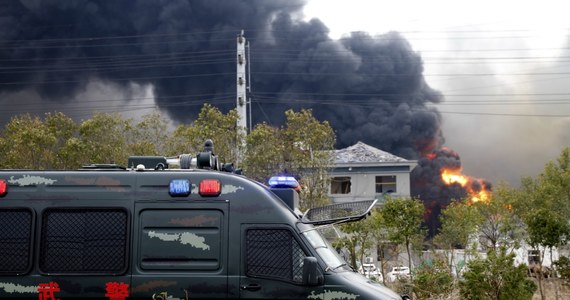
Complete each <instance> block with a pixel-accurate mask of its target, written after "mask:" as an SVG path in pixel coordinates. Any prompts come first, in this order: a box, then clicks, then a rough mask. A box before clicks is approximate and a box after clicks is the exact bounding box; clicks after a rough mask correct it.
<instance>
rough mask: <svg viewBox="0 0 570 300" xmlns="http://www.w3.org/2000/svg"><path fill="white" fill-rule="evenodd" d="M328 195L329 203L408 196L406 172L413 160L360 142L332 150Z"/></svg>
mask: <svg viewBox="0 0 570 300" xmlns="http://www.w3.org/2000/svg"><path fill="white" fill-rule="evenodd" d="M333 159H334V163H333V166H332V168H331V170H330V171H329V176H330V178H331V183H330V187H329V197H330V198H331V199H332V201H333V203H343V202H351V201H359V200H369V199H378V201H379V204H382V203H383V201H384V197H385V196H386V195H390V196H391V197H409V196H410V173H411V171H412V170H413V169H414V168H415V167H416V165H417V161H414V160H407V159H404V158H401V157H398V156H396V155H393V154H390V153H388V152H385V151H382V150H380V149H377V148H374V147H372V146H370V145H367V144H365V143H362V142H358V143H356V144H355V145H352V146H350V147H347V148H344V149H339V150H334V151H333Z"/></svg>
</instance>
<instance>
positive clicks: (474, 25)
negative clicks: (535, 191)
mask: <svg viewBox="0 0 570 300" xmlns="http://www.w3.org/2000/svg"><path fill="white" fill-rule="evenodd" d="M569 9H570V2H567V1H487V0H482V1H469V2H468V1H416V0H404V1H382V0H352V1H335V0H310V1H309V3H308V4H307V6H306V7H305V9H304V13H305V18H306V19H311V18H319V19H320V20H321V21H323V22H324V23H325V24H326V25H327V27H329V29H330V35H331V36H332V37H334V38H340V37H342V36H346V35H347V34H348V33H350V32H352V31H366V32H369V33H371V34H382V33H385V32H388V31H398V32H400V33H401V34H402V35H403V36H404V37H405V38H406V39H407V40H408V41H409V42H410V44H411V46H412V48H413V49H414V51H417V52H418V53H420V55H421V56H422V58H423V61H424V76H425V78H426V81H427V82H428V84H429V85H430V86H431V87H432V88H434V89H436V90H439V91H440V92H442V94H443V96H444V98H443V101H442V102H441V103H439V104H434V106H436V107H437V108H438V109H439V111H440V112H441V114H442V116H443V123H442V132H443V136H444V137H445V144H444V145H445V146H447V147H450V148H452V149H453V150H455V151H456V152H457V153H458V154H459V155H460V156H461V161H462V164H463V169H464V173H465V174H467V175H470V176H474V177H481V178H486V179H488V180H490V181H492V182H494V183H495V184H496V183H498V182H500V181H505V182H507V183H509V184H511V185H514V186H517V185H518V184H519V183H520V179H521V177H523V176H536V175H537V174H539V173H540V172H541V171H542V169H543V168H544V165H545V164H546V163H547V162H548V161H550V160H554V159H556V158H557V157H558V155H559V154H560V152H561V150H562V148H563V147H568V146H570V48H569V47H570V40H569V37H570V19H568V17H567V12H568V11H569Z"/></svg>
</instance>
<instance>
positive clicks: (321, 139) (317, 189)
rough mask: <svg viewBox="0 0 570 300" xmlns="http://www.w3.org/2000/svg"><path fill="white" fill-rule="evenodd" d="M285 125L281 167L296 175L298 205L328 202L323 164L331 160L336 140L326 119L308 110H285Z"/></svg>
mask: <svg viewBox="0 0 570 300" xmlns="http://www.w3.org/2000/svg"><path fill="white" fill-rule="evenodd" d="M285 116H286V118H287V123H286V127H285V129H284V130H283V134H282V137H283V139H284V141H285V143H284V153H283V154H284V158H285V160H284V161H285V167H286V169H287V170H288V171H289V172H292V173H293V174H297V175H298V176H299V178H300V183H301V186H302V189H301V196H302V197H301V199H302V201H301V203H300V206H301V209H302V210H304V209H309V208H314V207H319V206H322V205H325V204H328V203H330V200H329V198H328V187H329V178H328V176H327V168H328V167H329V166H330V165H331V162H332V152H331V150H332V149H333V147H334V144H335V142H336V136H335V134H334V131H333V129H332V128H331V127H330V125H329V123H328V122H327V121H324V122H320V121H318V120H317V119H315V117H314V116H313V114H312V111H311V110H307V109H302V110H301V111H299V112H294V111H293V110H288V111H286V112H285Z"/></svg>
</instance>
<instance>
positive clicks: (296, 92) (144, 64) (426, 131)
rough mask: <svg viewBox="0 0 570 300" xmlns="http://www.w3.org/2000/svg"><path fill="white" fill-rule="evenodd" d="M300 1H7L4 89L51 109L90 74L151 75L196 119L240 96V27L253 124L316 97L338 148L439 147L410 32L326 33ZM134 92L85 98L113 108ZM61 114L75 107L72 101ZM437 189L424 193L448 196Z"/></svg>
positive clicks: (106, 79) (280, 117)
mask: <svg viewBox="0 0 570 300" xmlns="http://www.w3.org/2000/svg"><path fill="white" fill-rule="evenodd" d="M304 4H305V1H302V0H278V1H264V0H254V1H245V0H241V1H238V0H235V1H227V0H201V1H197V0H192V1H189V0H177V1H155V0H138V1H126V0H118V1H93V0H76V1H59V0H42V1H33V0H26V1H24V0H21V1H3V2H1V3H0V16H1V17H0V22H1V24H2V28H3V29H2V30H1V31H0V57H1V59H0V67H1V69H2V72H0V94H9V93H11V94H14V93H35V94H37V95H38V96H39V98H40V99H41V106H42V108H43V109H45V110H48V111H49V110H61V109H59V108H61V107H66V105H68V103H69V102H70V101H71V99H74V101H77V102H79V104H81V101H82V100H81V99H77V96H78V95H81V94H82V93H85V92H86V90H88V88H89V86H90V85H92V84H93V82H99V83H103V84H107V85H110V86H113V88H114V89H116V90H121V91H122V92H123V93H124V94H133V95H135V94H141V92H140V89H143V88H139V90H137V89H136V88H133V86H134V87H145V88H148V87H151V89H152V94H153V96H154V101H155V103H156V105H157V107H158V109H160V110H163V111H166V112H167V113H168V114H169V116H170V117H171V118H172V119H173V120H174V121H175V122H186V123H187V122H191V121H192V120H193V118H194V117H195V116H196V115H197V113H198V111H199V109H200V108H201V106H202V104H203V103H211V104H212V105H214V106H217V107H219V108H221V109H222V110H229V109H231V108H233V107H234V106H235V96H234V95H235V89H236V79H235V59H236V58H235V51H236V50H235V48H236V36H237V34H238V33H239V32H240V31H241V29H245V37H246V39H247V40H248V41H249V42H250V50H251V51H250V61H249V64H250V66H251V86H252V93H251V96H252V97H251V98H252V111H253V113H252V116H253V117H252V119H253V123H254V124H255V123H258V122H268V123H270V124H272V125H278V124H281V123H282V122H283V121H284V111H285V110H287V109H290V108H293V109H300V108H311V109H312V110H313V114H314V115H315V117H317V118H318V119H319V120H326V121H328V122H329V123H330V124H331V126H332V127H333V129H334V130H335V132H336V134H337V140H338V142H337V147H339V148H340V147H346V146H349V145H352V144H354V143H356V142H357V141H362V142H365V143H367V144H370V145H372V146H374V147H377V148H380V149H382V150H385V151H388V152H391V153H393V154H395V155H398V156H401V157H404V158H406V159H421V158H422V157H425V156H426V155H427V154H430V153H433V152H435V151H437V150H438V149H440V148H441V146H442V145H443V143H444V138H443V135H442V133H441V122H442V117H441V115H440V114H439V113H438V111H437V109H436V108H434V106H433V104H436V103H439V102H440V101H442V98H443V96H442V95H441V93H439V92H438V91H436V90H434V89H432V88H431V87H430V86H428V84H427V83H426V81H425V79H424V76H423V62H422V58H421V56H420V55H419V54H418V53H416V52H414V51H413V49H412V47H411V46H410V44H409V43H408V41H407V40H406V39H405V38H404V37H403V36H401V35H400V34H399V33H397V32H388V33H385V34H383V35H379V36H371V35H369V34H367V33H364V32H359V33H352V34H351V35H350V36H346V37H343V38H341V39H338V40H333V39H331V38H330V37H329V35H328V32H329V30H328V28H327V26H326V25H325V24H323V23H322V22H321V21H320V20H318V19H312V20H310V21H303V20H301V18H299V16H300V15H301V14H302V8H303V6H304ZM143 94H144V93H143ZM18 102H19V103H21V102H20V101H18ZM17 104H18V103H14V105H15V106H17ZM136 104H137V101H135V100H132V99H131V100H129V99H125V100H124V101H110V100H99V101H90V102H87V101H85V106H87V107H90V106H94V107H95V106H96V107H105V106H110V107H111V110H115V111H116V110H117V108H118V107H126V108H128V107H129V106H130V105H132V106H133V107H134V108H135V109H136ZM36 105H37V106H40V105H38V104H36ZM31 107H33V106H31ZM48 108H49V109H48ZM113 108H114V109H113ZM25 109H26V108H25V107H23V108H22V110H23V111H25ZM15 111H16V110H15ZM64 112H66V111H65V110H64ZM81 113H83V114H84V111H83V112H81ZM66 114H69V115H70V116H71V117H74V114H73V110H72V111H71V113H70V112H66ZM457 160H458V157H457ZM428 164H429V162H428ZM438 166H439V165H438ZM420 167H421V168H420V169H421V170H422V171H421V172H415V174H414V176H413V182H423V181H425V180H431V181H433V180H436V181H437V180H439V177H438V176H435V177H433V176H434V174H431V173H430V172H425V170H426V169H427V168H428V167H430V166H429V165H426V163H425V162H423V163H421V164H420ZM431 167H435V165H434V166H431ZM418 174H421V176H420V177H421V178H418ZM426 174H428V175H426ZM424 175H425V176H431V177H432V178H427V179H426V178H424V177H423V176H424ZM413 184H414V183H413ZM418 186H419V185H418ZM455 188H456V187H455ZM414 191H415V192H417V193H418V194H419V195H420V196H421V195H423V194H425V195H428V194H429V191H423V190H419V189H417V188H416V189H414ZM445 193H446V192H442V193H441V195H442V196H443V195H444V194H445ZM414 196H415V195H414ZM438 197H439V196H436V197H435V198H434V197H432V196H431V194H430V198H429V199H430V200H433V201H443V203H447V202H448V201H449V199H440V198H441V197H439V198H438Z"/></svg>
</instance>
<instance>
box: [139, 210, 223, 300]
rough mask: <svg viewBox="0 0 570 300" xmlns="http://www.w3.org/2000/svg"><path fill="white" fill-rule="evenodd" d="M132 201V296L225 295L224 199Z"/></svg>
mask: <svg viewBox="0 0 570 300" xmlns="http://www.w3.org/2000/svg"><path fill="white" fill-rule="evenodd" d="M135 206H136V207H135V213H136V214H137V218H136V219H137V220H138V222H137V223H138V224H135V226H136V227H137V229H136V231H135V232H136V240H135V242H134V244H133V245H134V247H135V249H134V250H135V251H133V253H134V255H133V257H134V266H133V278H132V289H131V295H132V297H133V298H139V299H155V300H166V299H206V298H210V299H212V298H213V299H225V298H227V293H228V279H227V272H228V271H227V267H226V263H227V250H228V249H227V247H228V234H227V232H228V222H227V213H228V204H227V203H225V202H224V203H201V204H200V206H199V208H196V205H195V204H192V203H164V204H157V203H148V204H147V203H137V204H136V205H135Z"/></svg>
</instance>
